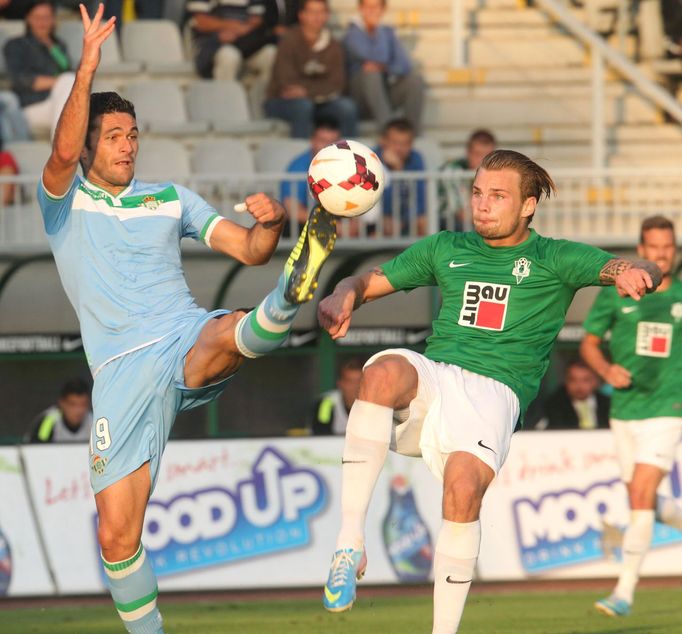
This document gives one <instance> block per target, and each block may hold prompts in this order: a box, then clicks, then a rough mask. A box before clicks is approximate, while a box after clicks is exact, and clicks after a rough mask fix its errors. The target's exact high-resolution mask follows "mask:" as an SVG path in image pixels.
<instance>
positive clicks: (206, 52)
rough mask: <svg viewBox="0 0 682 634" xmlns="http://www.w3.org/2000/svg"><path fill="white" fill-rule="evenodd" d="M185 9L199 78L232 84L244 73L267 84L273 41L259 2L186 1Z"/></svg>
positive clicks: (247, 0) (272, 54) (263, 9)
mask: <svg viewBox="0 0 682 634" xmlns="http://www.w3.org/2000/svg"><path fill="white" fill-rule="evenodd" d="M186 6H187V12H188V14H189V15H190V26H191V30H192V48H193V52H194V62H195V65H196V69H197V73H199V75H201V76H202V77H206V78H211V77H213V78H214V79H222V80H229V81H232V80H235V79H237V77H238V76H239V74H240V72H241V71H242V70H245V71H248V72H250V73H253V74H256V75H257V76H258V81H259V82H260V83H261V84H263V86H264V85H266V84H267V82H268V81H269V78H270V73H271V70H272V64H273V61H274V59H275V53H276V48H275V42H276V38H275V36H274V34H273V32H272V30H271V28H269V27H268V26H267V25H266V24H265V21H264V13H265V7H264V6H263V3H262V2H261V0H187V5H186ZM263 91H264V89H263ZM263 91H261V93H262V92H263ZM225 107H226V108H229V104H225Z"/></svg>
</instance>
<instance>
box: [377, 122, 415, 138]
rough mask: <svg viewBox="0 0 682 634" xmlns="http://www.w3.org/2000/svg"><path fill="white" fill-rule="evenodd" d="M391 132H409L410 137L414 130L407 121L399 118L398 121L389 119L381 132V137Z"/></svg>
mask: <svg viewBox="0 0 682 634" xmlns="http://www.w3.org/2000/svg"><path fill="white" fill-rule="evenodd" d="M391 130H396V131H397V132H409V133H410V134H411V135H412V136H414V134H415V129H414V126H413V125H412V123H410V120H409V119H406V118H405V117H399V118H398V119H391V120H390V121H389V122H388V123H387V124H386V125H385V126H384V127H383V129H382V130H381V135H382V136H384V135H386V134H388V133H389V132H390V131H391Z"/></svg>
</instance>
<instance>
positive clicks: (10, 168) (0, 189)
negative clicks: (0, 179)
mask: <svg viewBox="0 0 682 634" xmlns="http://www.w3.org/2000/svg"><path fill="white" fill-rule="evenodd" d="M18 173H19V166H18V165H17V162H16V161H15V160H14V157H13V156H12V155H11V154H10V153H9V152H5V151H4V150H3V142H2V137H1V136H0V176H13V175H15V174H18ZM15 189H16V188H15V185H14V183H7V184H4V185H2V186H0V198H1V199H2V205H3V206H4V205H11V204H12V203H13V202H14V196H15Z"/></svg>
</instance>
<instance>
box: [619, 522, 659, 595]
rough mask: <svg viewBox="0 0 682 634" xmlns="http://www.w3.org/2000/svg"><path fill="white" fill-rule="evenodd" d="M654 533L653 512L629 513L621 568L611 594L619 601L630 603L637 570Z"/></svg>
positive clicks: (636, 579)
mask: <svg viewBox="0 0 682 634" xmlns="http://www.w3.org/2000/svg"><path fill="white" fill-rule="evenodd" d="M653 532H654V511H653V510H652V511H649V510H640V511H631V512H630V525H629V526H628V527H627V529H625V535H624V537H623V567H622V569H621V573H620V577H619V578H618V585H616V589H615V590H614V591H613V594H614V595H615V596H616V597H618V598H619V599H625V601H627V602H628V603H632V598H633V596H634V594H635V586H636V585H637V582H638V581H639V570H640V568H641V567H642V562H643V561H644V556H645V555H646V553H647V551H648V550H649V546H650V545H651V537H652V535H653Z"/></svg>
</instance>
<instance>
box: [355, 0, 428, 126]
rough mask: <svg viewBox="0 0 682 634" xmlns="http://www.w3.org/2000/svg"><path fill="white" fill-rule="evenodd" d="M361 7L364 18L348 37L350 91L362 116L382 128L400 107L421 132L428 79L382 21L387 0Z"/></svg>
mask: <svg viewBox="0 0 682 634" xmlns="http://www.w3.org/2000/svg"><path fill="white" fill-rule="evenodd" d="M359 7H360V17H359V18H355V19H354V20H353V21H352V22H351V24H350V26H349V27H348V31H347V33H346V37H345V39H344V46H345V49H346V58H347V61H348V84H349V90H350V94H351V96H352V97H353V99H355V101H356V103H357V104H358V106H359V108H360V113H361V115H365V116H367V115H369V116H371V118H372V119H374V120H375V121H376V122H377V124H378V125H379V126H380V127H383V126H384V125H386V123H388V121H390V120H391V119H393V118H395V116H396V112H395V110H396V109H397V108H399V109H401V110H402V113H403V116H404V117H405V118H406V119H408V120H409V122H410V123H411V124H412V127H413V128H414V129H415V132H416V133H417V134H419V131H420V129H421V119H422V107H423V103H424V81H423V80H422V78H421V75H419V73H417V72H416V71H415V70H414V68H413V67H412V64H411V62H410V59H409V57H408V56H407V52H406V51H405V49H404V48H403V45H402V44H401V43H400V41H399V40H398V38H397V36H396V34H395V31H394V29H393V28H392V27H390V26H386V25H385V24H381V19H382V18H383V15H384V13H385V11H386V0H360V4H359Z"/></svg>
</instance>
